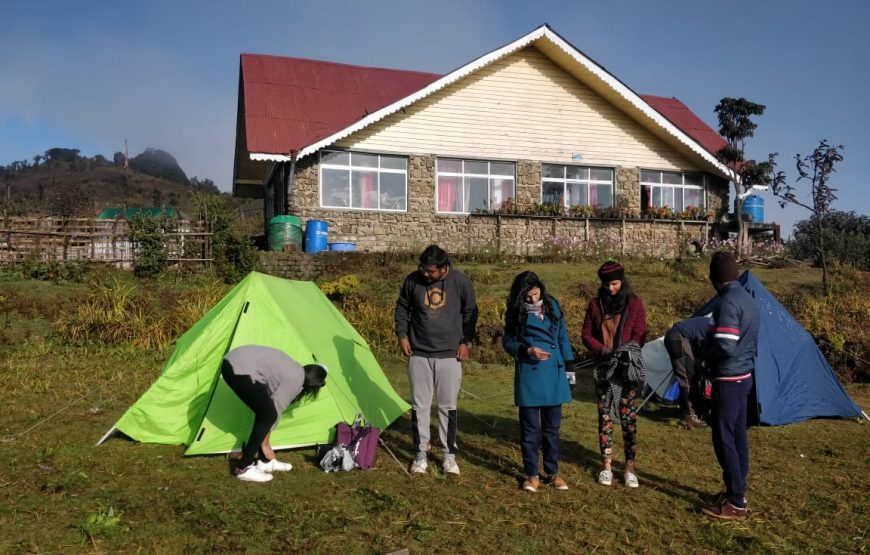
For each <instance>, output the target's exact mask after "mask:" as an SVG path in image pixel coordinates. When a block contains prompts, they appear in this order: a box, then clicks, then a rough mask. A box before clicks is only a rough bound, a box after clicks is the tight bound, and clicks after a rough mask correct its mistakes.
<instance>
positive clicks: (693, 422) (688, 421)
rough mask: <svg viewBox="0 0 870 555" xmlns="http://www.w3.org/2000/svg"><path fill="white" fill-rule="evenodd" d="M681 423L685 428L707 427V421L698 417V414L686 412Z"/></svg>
mask: <svg viewBox="0 0 870 555" xmlns="http://www.w3.org/2000/svg"><path fill="white" fill-rule="evenodd" d="M682 425H683V428H686V429H687V430H691V429H693V428H706V427H707V423H706V422H704V421H703V420H701V419H700V418H698V416H697V415H695V414H687V415H686V416H685V417H683V422H682Z"/></svg>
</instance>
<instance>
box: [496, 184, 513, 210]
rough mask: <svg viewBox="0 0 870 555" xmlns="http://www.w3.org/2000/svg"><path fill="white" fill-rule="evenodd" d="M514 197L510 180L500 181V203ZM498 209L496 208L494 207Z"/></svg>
mask: <svg viewBox="0 0 870 555" xmlns="http://www.w3.org/2000/svg"><path fill="white" fill-rule="evenodd" d="M513 196H514V188H513V181H510V180H507V179H505V180H502V182H501V202H502V203H504V201H506V200H507V199H509V198H513ZM494 208H498V207H494Z"/></svg>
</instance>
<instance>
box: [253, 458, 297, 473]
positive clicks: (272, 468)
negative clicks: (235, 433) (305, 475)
mask: <svg viewBox="0 0 870 555" xmlns="http://www.w3.org/2000/svg"><path fill="white" fill-rule="evenodd" d="M257 468H259V469H260V470H262V471H263V472H269V473H272V472H288V471H290V470H293V465H292V464H290V463H285V462H281V461H279V460H278V459H272V460H271V461H269V462H263V461H257Z"/></svg>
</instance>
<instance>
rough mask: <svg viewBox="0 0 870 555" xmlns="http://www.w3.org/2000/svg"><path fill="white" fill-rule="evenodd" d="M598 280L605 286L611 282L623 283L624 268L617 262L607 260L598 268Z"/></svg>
mask: <svg viewBox="0 0 870 555" xmlns="http://www.w3.org/2000/svg"><path fill="white" fill-rule="evenodd" d="M598 279H600V280H601V283H603V284H604V285H607V284H608V283H610V282H611V281H615V280H617V279H618V280H619V281H625V268H623V267H622V264H620V263H619V262H614V261H612V260H608V261H607V262H605V263H604V264H602V265H601V267H600V268H598Z"/></svg>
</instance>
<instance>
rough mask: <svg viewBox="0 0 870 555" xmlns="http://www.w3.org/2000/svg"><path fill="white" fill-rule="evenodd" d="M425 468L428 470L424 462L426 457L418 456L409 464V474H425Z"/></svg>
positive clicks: (427, 465) (427, 464)
mask: <svg viewBox="0 0 870 555" xmlns="http://www.w3.org/2000/svg"><path fill="white" fill-rule="evenodd" d="M427 468H429V463H428V462H426V455H423V456H419V455H418V456H417V458H416V459H414V462H412V463H411V474H426V469H427Z"/></svg>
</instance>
